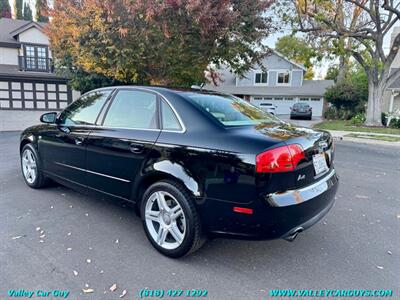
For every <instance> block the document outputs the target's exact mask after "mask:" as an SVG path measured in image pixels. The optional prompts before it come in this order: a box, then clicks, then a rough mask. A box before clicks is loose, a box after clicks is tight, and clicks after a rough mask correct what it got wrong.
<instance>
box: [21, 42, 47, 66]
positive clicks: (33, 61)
mask: <svg viewBox="0 0 400 300" xmlns="http://www.w3.org/2000/svg"><path fill="white" fill-rule="evenodd" d="M24 47H25V63H26V68H27V69H29V70H37V71H46V70H47V69H48V64H47V61H48V49H47V46H34V45H25V46H24Z"/></svg>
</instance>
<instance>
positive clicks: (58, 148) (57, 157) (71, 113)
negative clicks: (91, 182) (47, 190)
mask: <svg viewBox="0 0 400 300" xmlns="http://www.w3.org/2000/svg"><path fill="white" fill-rule="evenodd" d="M111 92H112V90H100V91H96V92H92V93H89V94H87V95H84V96H82V97H81V98H79V99H78V100H76V101H75V102H73V103H72V104H71V105H70V106H68V107H67V108H66V109H65V110H64V111H63V112H62V113H61V114H60V115H59V116H58V118H57V122H56V124H55V125H51V126H49V129H48V131H47V132H45V134H43V135H42V136H41V137H40V138H39V153H40V155H41V156H42V161H43V168H44V170H45V172H47V173H49V174H50V175H52V176H55V177H57V178H59V179H61V180H65V181H67V182H71V183H74V184H78V185H81V186H85V185H86V180H85V179H86V175H85V173H86V172H85V168H86V138H87V136H88V135H89V132H90V130H91V129H92V127H93V126H94V125H95V123H96V119H97V117H98V115H99V113H100V111H101V110H102V108H103V107H104V105H105V103H106V102H107V100H108V97H109V95H110V94H111Z"/></svg>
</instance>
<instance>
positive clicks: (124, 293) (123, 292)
mask: <svg viewBox="0 0 400 300" xmlns="http://www.w3.org/2000/svg"><path fill="white" fill-rule="evenodd" d="M126 293H127V291H126V290H123V291H122V294H121V295H119V297H120V298H122V297H124V296H125V295H126Z"/></svg>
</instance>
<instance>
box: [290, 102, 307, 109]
mask: <svg viewBox="0 0 400 300" xmlns="http://www.w3.org/2000/svg"><path fill="white" fill-rule="evenodd" d="M293 107H296V108H307V107H309V105H308V104H307V103H295V104H293Z"/></svg>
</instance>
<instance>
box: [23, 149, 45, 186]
mask: <svg viewBox="0 0 400 300" xmlns="http://www.w3.org/2000/svg"><path fill="white" fill-rule="evenodd" d="M21 171H22V177H23V178H24V180H25V183H26V184H27V185H28V186H29V187H31V188H34V189H39V188H42V187H45V186H46V185H47V184H48V183H49V180H48V178H46V177H45V176H44V174H43V171H42V164H41V161H40V160H39V155H38V153H37V151H36V149H35V147H33V146H32V144H26V145H25V146H24V147H23V148H22V151H21Z"/></svg>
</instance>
